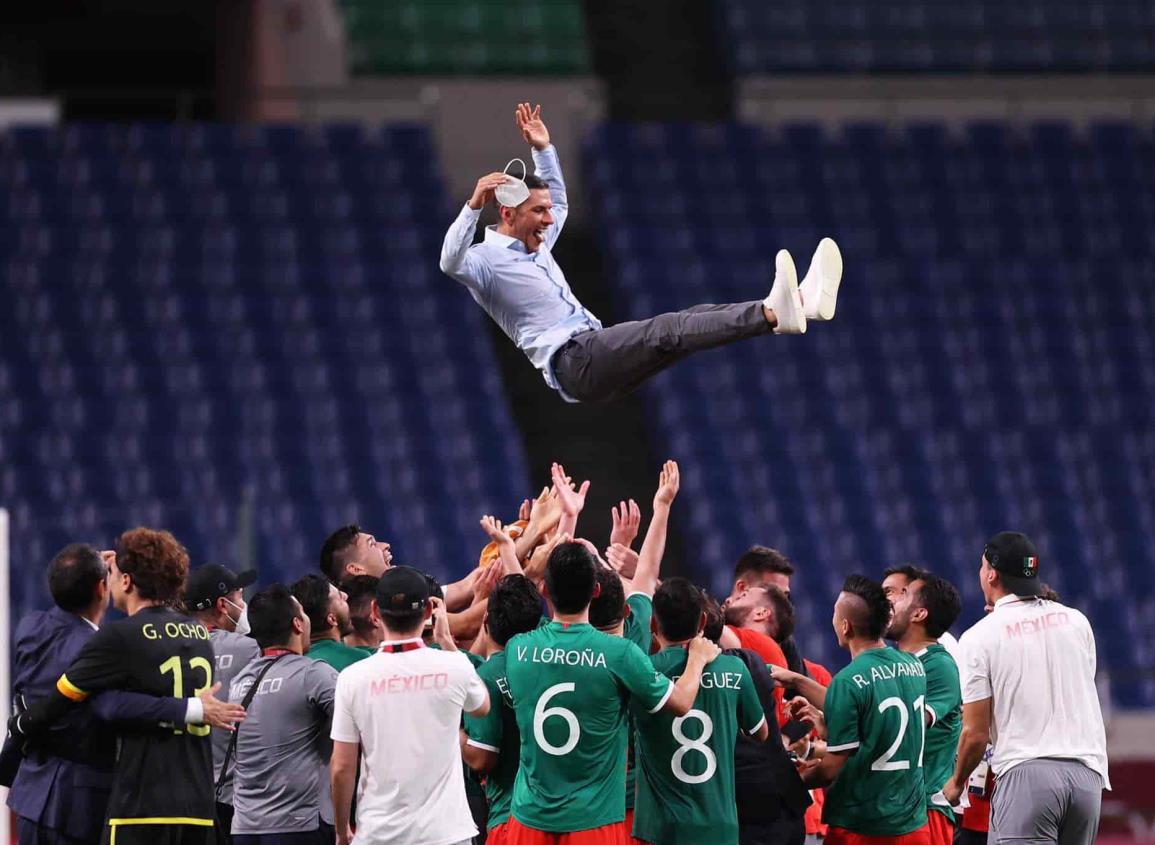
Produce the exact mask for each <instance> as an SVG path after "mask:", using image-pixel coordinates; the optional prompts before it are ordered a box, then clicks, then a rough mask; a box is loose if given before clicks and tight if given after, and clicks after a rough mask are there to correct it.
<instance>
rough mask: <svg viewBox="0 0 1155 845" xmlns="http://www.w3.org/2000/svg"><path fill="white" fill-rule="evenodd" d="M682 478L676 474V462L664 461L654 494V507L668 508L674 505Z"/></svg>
mask: <svg viewBox="0 0 1155 845" xmlns="http://www.w3.org/2000/svg"><path fill="white" fill-rule="evenodd" d="M681 484H682V478H681V476H680V475H679V473H678V463H677V461H666V463H665V465H664V466H663V467H662V473H661V477H660V478H659V480H658V492H656V493H655V494H654V507H655V508H657V507H667V508H668V507H669V506H670V505H672V504H673V503H674V499H675V498H676V497H677V495H678V488H679V487H681Z"/></svg>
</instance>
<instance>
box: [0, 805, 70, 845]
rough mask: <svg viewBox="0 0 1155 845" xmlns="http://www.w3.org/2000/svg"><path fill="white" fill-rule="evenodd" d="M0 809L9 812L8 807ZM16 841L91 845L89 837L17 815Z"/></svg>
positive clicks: (41, 844) (39, 844) (27, 844)
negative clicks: (75, 835)
mask: <svg viewBox="0 0 1155 845" xmlns="http://www.w3.org/2000/svg"><path fill="white" fill-rule="evenodd" d="M0 811H2V812H5V813H7V812H8V808H7V807H3V808H0ZM16 841H17V843H19V845H91V843H90V841H89V840H87V839H84V838H80V839H77V838H76V837H74V836H69V835H68V834H66V833H63V832H61V831H59V830H56V829H55V828H51V827H45V826H44V825H42V824H39V823H37V822H34V821H32V820H31V819H26V818H24V817H23V816H17V817H16ZM5 845H7V843H5Z"/></svg>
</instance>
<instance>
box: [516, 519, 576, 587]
mask: <svg viewBox="0 0 1155 845" xmlns="http://www.w3.org/2000/svg"><path fill="white" fill-rule="evenodd" d="M572 540H573V537H572V536H570V535H569V534H564V533H562V532H560V531H559V532H557V533H556V534H554V535H553V537H551V538H550V539H549V540H547V541H546V542H544V543H542V544H541V545H540V546H538V547H537V548H536V549H534V550H533V554H531V555H530V556H529V560H528V561H526V563H525V577H526V578H528V579H529V580H530V581H533V582H535V583H536V582H538V581H540V580H541V579H542V578H544V577H545V567H546V564H547V563H549V556H550V555H551V554H553V550H554V549H556V548H557V547H558V546H559V545H561V544H562V543H569V542H572Z"/></svg>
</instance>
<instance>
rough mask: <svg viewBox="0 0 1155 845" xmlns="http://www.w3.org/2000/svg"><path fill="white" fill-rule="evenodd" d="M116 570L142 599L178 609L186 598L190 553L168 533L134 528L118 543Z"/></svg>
mask: <svg viewBox="0 0 1155 845" xmlns="http://www.w3.org/2000/svg"><path fill="white" fill-rule="evenodd" d="M116 568H117V569H119V570H120V571H121V572H123V573H124V574H125V575H128V576H129V577H130V578H132V585H133V587H135V588H136V591H137V592H138V593H140V597H141V598H143V599H147V600H148V601H155V602H161V603H163V604H166V605H170V606H172V607H175V606H176V605H177V604H178V603H179V602H180V600H181V599H182V598H183V597H184V585H185V581H186V580H187V578H188V550H187V549H185V547H184V546H182V545H181V544H180V542H179V541H178V540H177V539H176V537H174V536H172V534H171V533H170V532H168V531H157V530H155V529H152V528H133V529H132V530H131V531H125V532H124V533H123V534H121V535H120V540H119V541H118V542H117V545H116Z"/></svg>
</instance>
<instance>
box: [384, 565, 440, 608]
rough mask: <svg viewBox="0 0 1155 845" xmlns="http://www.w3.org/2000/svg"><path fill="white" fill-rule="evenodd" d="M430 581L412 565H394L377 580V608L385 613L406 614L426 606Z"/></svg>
mask: <svg viewBox="0 0 1155 845" xmlns="http://www.w3.org/2000/svg"><path fill="white" fill-rule="evenodd" d="M429 595H430V594H429V581H428V579H426V577H425V574H424V573H422V572H418V571H417V570H416V569H413V568H412V567H410V566H392V567H390V568H389V569H386V570H385V571H384V572H383V573H381V578H380V580H378V581H377V609H378V610H379V611H380V612H381V613H384V614H389V615H391V614H406V613H412V612H413V611H415V610H421V609H423V608H424V607H425V602H427V601H429Z"/></svg>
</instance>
